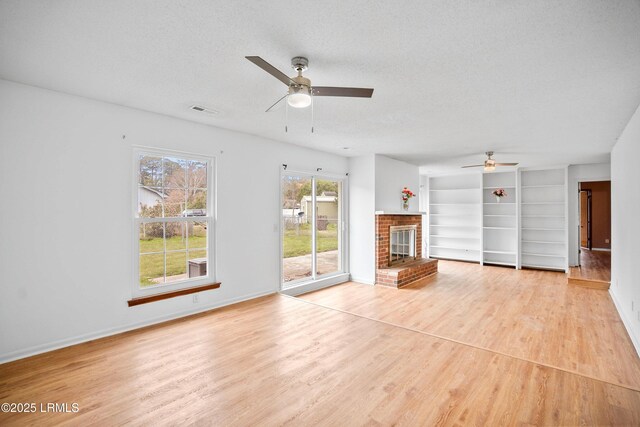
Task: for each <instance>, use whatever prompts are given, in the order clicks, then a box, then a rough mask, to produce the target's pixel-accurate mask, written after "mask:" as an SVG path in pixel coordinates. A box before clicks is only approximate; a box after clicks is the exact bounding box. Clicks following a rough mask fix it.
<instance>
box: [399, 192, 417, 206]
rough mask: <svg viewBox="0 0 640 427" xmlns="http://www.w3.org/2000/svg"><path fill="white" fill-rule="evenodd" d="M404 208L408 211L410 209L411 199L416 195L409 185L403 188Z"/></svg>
mask: <svg viewBox="0 0 640 427" xmlns="http://www.w3.org/2000/svg"><path fill="white" fill-rule="evenodd" d="M401 194H402V208H403V209H404V210H405V211H406V210H408V209H409V199H410V198H412V197H415V193H414V192H413V191H411V190H409V189H408V188H407V187H404V188H403V189H402V193H401Z"/></svg>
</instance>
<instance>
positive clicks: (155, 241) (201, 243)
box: [140, 226, 207, 286]
mask: <svg viewBox="0 0 640 427" xmlns="http://www.w3.org/2000/svg"><path fill="white" fill-rule="evenodd" d="M206 246H207V237H206V231H205V230H204V228H203V227H199V226H195V227H193V235H191V236H189V248H190V249H189V251H188V252H172V253H167V276H175V275H178V274H185V273H187V257H188V259H194V258H205V257H206V256H207V251H206V250H205V249H191V248H206ZM185 249H186V239H184V238H183V237H182V236H173V237H168V238H167V251H172V250H185ZM162 251H164V242H163V239H162V238H161V237H147V238H144V237H142V236H141V238H140V253H141V254H143V255H140V284H141V285H143V286H144V285H153V284H157V283H156V282H154V281H153V279H157V278H161V277H163V276H164V254H163V253H159V254H149V255H144V253H146V252H162Z"/></svg>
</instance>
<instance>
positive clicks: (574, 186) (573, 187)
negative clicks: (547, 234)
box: [567, 175, 611, 266]
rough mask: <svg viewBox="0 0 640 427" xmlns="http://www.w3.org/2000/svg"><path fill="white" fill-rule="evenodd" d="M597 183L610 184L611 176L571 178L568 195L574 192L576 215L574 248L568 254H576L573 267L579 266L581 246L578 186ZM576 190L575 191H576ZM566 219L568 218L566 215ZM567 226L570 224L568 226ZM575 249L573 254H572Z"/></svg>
mask: <svg viewBox="0 0 640 427" xmlns="http://www.w3.org/2000/svg"><path fill="white" fill-rule="evenodd" d="M599 181H609V182H611V175H609V176H601V177H587V178H583V177H581V176H580V175H578V176H576V177H573V179H572V180H571V187H570V188H569V194H571V193H573V192H574V191H575V193H574V194H575V196H574V197H575V199H573V200H575V202H576V205H577V208H576V209H575V210H574V212H573V214H575V215H577V216H576V217H575V221H576V222H575V224H574V227H571V228H573V229H574V230H576V236H574V237H575V239H574V240H573V242H574V244H576V246H575V248H569V254H571V253H573V254H577V260H576V263H575V266H579V265H580V246H581V243H582V242H581V241H580V184H581V183H583V182H584V183H588V182H599ZM576 190H577V191H576ZM567 218H569V216H568V215H567ZM568 225H569V226H570V225H571V224H568ZM567 241H568V242H571V239H568V240H567ZM574 249H575V252H574ZM569 265H570V266H571V265H572V264H571V262H569Z"/></svg>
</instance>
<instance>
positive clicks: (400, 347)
mask: <svg viewBox="0 0 640 427" xmlns="http://www.w3.org/2000/svg"><path fill="white" fill-rule="evenodd" d="M468 266H471V264H469V265H467V264H461V265H458V264H457V263H456V264H454V263H442V265H441V267H443V268H442V270H443V272H442V273H440V274H441V276H440V277H439V278H437V279H435V281H433V282H431V283H430V284H429V285H427V286H418V287H415V288H414V287H411V288H408V289H407V288H405V289H402V290H397V289H390V288H384V289H379V288H377V287H370V286H366V285H357V284H347V285H340V286H337V287H334V288H331V289H327V290H324V291H321V292H316V293H314V294H310V295H308V296H306V297H305V298H306V299H314V300H316V303H310V302H308V301H304V300H301V299H296V298H291V297H286V296H280V295H274V296H270V297H265V298H261V299H258V300H253V301H249V302H245V303H241V304H237V305H234V306H230V307H227V308H224V309H220V310H215V311H212V312H209V313H204V314H201V315H196V316H192V317H189V318H186V319H181V320H177V321H173V322H169V323H165V324H162V325H157V326H154V327H150V328H145V329H142V330H138V331H133V332H129V333H126V334H122V335H118V336H114V337H110V338H106V339H101V340H96V341H93V342H89V343H85V344H81V345H78V346H74V347H69V348H66V349H62V350H58V351H55V352H51V353H47V354H43V355H39V356H34V357H32V358H28V359H23V360H20V361H16V362H12V363H8V364H4V365H0V402H38V403H41V402H77V403H78V404H79V407H80V412H79V413H77V414H43V413H35V414H6V413H0V425H3V426H5V425H25V424H37V425H47V424H59V423H69V424H72V425H83V426H84V425H121V424H134V425H176V424H198V425H283V424H289V425H340V426H344V425H362V424H371V425H391V424H399V425H512V424H533V425H607V424H617V425H639V424H640V391H638V388H637V387H635V386H634V387H631V386H625V387H622V386H619V385H615V384H612V383H611V382H610V381H603V380H596V379H592V378H589V376H586V375H581V374H580V375H579V374H576V373H571V372H568V371H567V370H563V369H556V368H552V367H549V366H545V365H544V364H540V363H535V362H531V361H527V360H524V359H523V358H520V357H512V356H509V355H505V354H502V353H501V352H499V351H494V350H491V349H481V348H479V347H478V346H474V345H467V344H463V343H458V342H456V341H455V339H452V338H450V337H446V338H439V337H435V336H432V335H430V334H429V333H425V332H422V331H419V330H411V329H410V328H414V326H416V325H420V322H419V321H417V319H418V317H413V319H414V320H412V321H411V322H410V323H412V324H413V326H409V327H404V326H396V325H393V324H389V323H385V322H383V321H379V320H376V319H375V317H374V318H373V319H367V318H365V317H362V316H361V315H355V314H350V313H344V312H341V311H338V310H336V309H333V308H327V307H322V306H320V305H317V302H318V300H320V299H324V302H325V303H328V302H330V301H331V300H333V301H334V303H336V305H338V304H341V305H343V306H346V305H347V302H348V301H343V299H351V298H352V297H351V296H350V295H359V297H358V300H357V301H352V308H353V309H354V310H370V311H371V312H373V313H375V312H376V310H377V311H378V312H385V313H386V312H387V309H388V308H389V307H388V306H389V305H391V307H393V308H392V311H393V309H395V311H396V312H399V313H400V314H403V315H404V316H401V317H407V315H410V314H411V312H412V310H415V309H416V308H417V307H416V306H414V305H412V304H411V303H410V300H409V299H406V300H405V305H409V306H406V307H405V306H403V304H401V303H400V301H401V300H402V299H403V298H404V295H413V296H414V297H417V298H421V297H420V295H423V294H424V295H427V294H430V297H428V298H421V299H423V301H426V302H424V306H423V307H421V308H418V309H419V310H420V311H421V312H424V313H425V315H428V313H431V316H430V317H433V316H438V315H439V314H437V312H436V311H434V310H439V308H438V307H441V306H442V305H443V304H444V305H446V303H445V302H444V301H442V298H445V299H447V298H449V297H450V298H457V299H459V300H460V303H461V304H462V305H463V306H466V308H467V309H468V310H470V312H469V313H468V316H466V317H465V316H463V313H462V311H453V312H452V313H450V314H447V315H446V316H445V317H447V316H450V318H449V319H448V320H447V319H440V320H439V322H441V323H442V324H444V323H449V324H450V327H449V329H450V330H451V331H454V330H461V331H462V330H465V331H466V330H469V329H473V330H474V331H475V335H477V336H483V337H485V338H484V339H485V340H488V341H492V342H493V341H500V340H501V338H500V337H497V338H496V339H495V340H490V339H489V338H488V337H489V335H491V334H493V333H495V331H496V329H495V326H494V325H493V323H494V322H495V323H497V324H498V325H499V326H498V329H497V330H499V331H500V330H502V328H507V329H517V328H525V329H526V331H529V330H530V331H534V332H535V331H537V330H538V329H540V328H542V329H546V330H547V332H549V333H550V334H551V335H549V336H548V337H547V338H548V340H551V341H554V342H555V343H556V345H557V346H558V349H559V348H561V347H563V345H567V343H571V342H572V341H583V340H584V339H587V338H589V337H590V336H591V335H589V336H585V335H584V331H583V329H584V328H585V327H586V326H593V327H596V328H598V329H599V332H598V334H602V335H606V334H607V333H612V332H613V333H615V334H617V335H616V336H613V337H606V338H607V341H606V342H605V343H604V344H602V343H601V344H602V345H604V346H605V347H606V346H608V345H609V343H610V342H614V341H616V340H620V341H621V342H620V343H619V344H618V345H619V346H621V348H620V349H611V350H612V353H611V354H607V352H601V353H598V354H595V353H593V351H595V350H594V349H593V348H592V347H591V346H588V345H583V350H584V352H585V353H584V355H583V356H578V357H577V358H576V359H575V360H576V362H580V363H577V364H578V365H581V364H582V363H585V362H588V361H589V359H592V358H600V359H599V360H598V362H597V363H602V364H610V363H613V362H614V361H615V363H613V364H618V365H624V366H625V368H624V369H622V368H621V369H620V370H621V371H622V372H623V373H621V376H622V377H623V379H624V381H619V382H620V383H633V382H634V381H635V379H637V377H635V376H634V375H631V376H630V379H629V378H627V377H626V375H627V374H628V371H629V370H631V369H632V368H633V366H638V365H637V363H638V361H637V358H636V357H635V356H634V354H633V353H626V354H625V351H626V350H629V349H628V348H626V347H625V346H626V345H628V343H626V342H625V341H624V337H620V336H619V335H620V333H621V331H619V330H617V328H616V325H617V326H620V325H619V320H616V319H615V318H614V316H613V313H612V312H611V311H610V307H609V305H610V301H608V300H604V299H602V301H597V298H594V297H593V296H591V295H593V294H601V292H600V291H596V292H594V291H593V290H588V289H582V288H573V289H574V291H571V292H568V291H566V289H567V288H569V287H567V286H566V284H563V285H562V286H560V284H559V283H556V282H557V281H558V280H557V279H555V277H556V274H555V273H548V274H547V273H538V272H515V271H514V272H513V273H519V274H523V276H522V279H521V280H520V281H518V280H517V278H518V274H516V275H515V276H511V275H510V274H507V276H506V277H504V276H502V275H501V274H499V273H496V274H495V277H496V281H497V282H499V283H502V287H503V288H504V287H506V290H499V289H496V288H494V287H492V286H489V285H488V284H485V286H482V285H481V284H480V283H479V281H482V280H481V279H478V278H476V277H475V276H477V275H478V274H479V272H480V271H483V270H484V269H481V270H476V269H473V268H471V269H469V268H468ZM485 269H491V267H485ZM501 270H502V269H501ZM505 271H511V270H505ZM456 275H457V276H458V281H462V283H460V285H459V286H457V285H455V284H454V283H452V282H451V281H452V280H453V279H454V276H456ZM536 275H537V276H536ZM547 275H551V276H550V277H551V279H549V278H547V277H546V276H547ZM560 276H561V275H560ZM508 277H510V278H511V279H516V281H515V283H511V282H510V281H509V280H508ZM465 280H466V282H465ZM483 282H484V283H487V282H490V281H489V280H483ZM538 282H539V283H538ZM465 286H466V287H470V288H471V289H469V290H467V291H465V290H463V288H464V287H465ZM530 287H539V288H540V289H539V290H529V291H526V292H525V290H524V289H526V288H530ZM518 289H519V290H518ZM351 290H357V291H359V292H356V293H355V294H352V292H351ZM434 290H435V291H438V292H436V293H435V294H434V293H432V291H434ZM440 291H443V292H444V294H440ZM579 291H582V293H580V292H579ZM387 292H389V293H388V294H387ZM575 292H577V293H575ZM505 293H506V294H508V295H509V296H511V297H512V298H522V296H523V295H524V294H525V293H526V294H528V295H529V298H528V300H527V302H528V303H530V304H535V303H536V302H542V301H544V300H546V299H553V298H552V296H553V295H555V297H556V298H555V299H556V300H557V301H556V302H557V305H558V307H559V306H561V305H562V306H563V307H564V308H565V309H567V308H568V310H569V312H570V313H572V314H571V316H577V318H576V319H574V320H573V321H572V322H568V323H567V324H558V325H556V326H555V329H557V331H556V332H553V331H552V329H553V327H551V326H549V327H546V326H545V324H546V323H547V322H548V323H554V322H556V321H558V320H559V319H560V317H558V316H559V315H558V313H557V311H554V308H553V306H550V307H548V308H549V311H551V312H554V313H555V314H554V315H553V316H551V317H545V318H538V319H535V318H531V317H530V316H531V315H532V314H530V313H531V310H530V308H529V307H528V306H525V307H520V308H521V311H522V315H521V316H516V317H515V318H513V319H512V320H511V321H508V320H505V318H508V317H509V316H510V315H513V312H512V310H513V308H512V304H511V303H509V302H508V300H509V298H508V297H504V296H501V295H503V294H505ZM539 293H541V294H542V296H543V298H542V299H540V298H536V297H535V295H538V294H539ZM394 294H395V296H393V295H394ZM447 294H450V296H449V297H447V296H446V295H447ZM602 294H604V295H606V292H604V293H602ZM384 295H386V297H384V298H382V297H381V296H384ZM439 299H440V300H439ZM367 300H368V302H367ZM474 301H476V302H477V304H476V303H474ZM519 301H520V302H523V301H524V300H522V299H519ZM546 302H547V303H548V301H546ZM578 305H579V306H591V308H592V309H593V311H594V312H593V314H592V316H594V317H598V318H599V320H597V321H596V320H593V321H588V320H587V319H584V318H582V315H581V313H583V310H587V308H584V309H580V310H578V309H577V308H576V306H578ZM476 306H477V307H481V308H479V309H476V310H474V309H472V308H473V307H476ZM489 306H495V307H494V308H493V309H489ZM367 307H368V308H367ZM476 311H481V312H482V313H479V312H476ZM543 311H544V310H542V309H540V308H539V309H537V310H535V312H536V313H541V312H543ZM603 313H604V314H603ZM522 316H524V317H522ZM571 316H568V317H571ZM483 317H490V318H492V321H489V322H480V323H478V322H477V321H478V319H481V318H483ZM585 322H586V323H585ZM414 323H415V324H414ZM470 323H474V325H470ZM607 325H608V326H607ZM568 326H575V327H577V328H578V329H577V330H574V332H573V333H572V334H568V332H567V331H568V330H569V329H572V328H569V329H568ZM502 332H503V334H502V338H504V339H506V340H507V341H508V342H510V343H511V344H513V345H518V344H520V345H522V346H524V347H525V348H530V347H532V345H531V343H530V342H529V341H528V338H527V337H528V336H529V335H528V334H527V333H526V332H525V333H520V334H519V335H518V336H519V338H515V336H511V335H510V334H509V333H508V331H504V330H503V331H502ZM554 334H555V335H554ZM463 335H465V336H466V335H467V333H465V334H463ZM468 335H473V334H468ZM533 336H534V339H537V335H536V334H535V333H534V335H533ZM522 337H525V339H524V340H522V339H521V338H522ZM625 349H626V350H625ZM559 351H561V350H559ZM556 357H557V355H556ZM618 358H620V359H618ZM587 364H588V363H587ZM612 369H613V368H612ZM614 371H615V369H614ZM636 374H637V372H636Z"/></svg>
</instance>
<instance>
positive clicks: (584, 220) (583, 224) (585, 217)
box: [580, 190, 592, 249]
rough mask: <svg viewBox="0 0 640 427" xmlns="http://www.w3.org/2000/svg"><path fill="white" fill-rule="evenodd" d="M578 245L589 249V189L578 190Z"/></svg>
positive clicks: (590, 244)
mask: <svg viewBox="0 0 640 427" xmlns="http://www.w3.org/2000/svg"><path fill="white" fill-rule="evenodd" d="M580 246H581V247H583V248H589V249H591V246H592V243H591V190H583V191H580Z"/></svg>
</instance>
